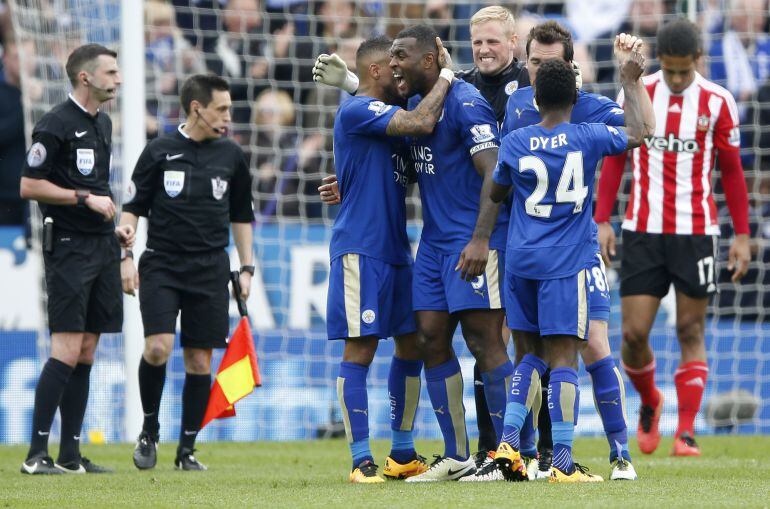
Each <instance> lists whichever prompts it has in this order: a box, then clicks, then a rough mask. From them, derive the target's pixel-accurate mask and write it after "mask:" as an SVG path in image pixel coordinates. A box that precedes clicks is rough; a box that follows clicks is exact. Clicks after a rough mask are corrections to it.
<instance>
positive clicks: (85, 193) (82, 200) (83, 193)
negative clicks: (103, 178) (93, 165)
mask: <svg viewBox="0 0 770 509" xmlns="http://www.w3.org/2000/svg"><path fill="white" fill-rule="evenodd" d="M90 195H91V191H89V190H88V189H75V197H76V198H77V199H78V202H77V206H78V207H85V206H86V200H87V199H88V197H89V196H90Z"/></svg>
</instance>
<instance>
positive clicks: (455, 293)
mask: <svg viewBox="0 0 770 509" xmlns="http://www.w3.org/2000/svg"><path fill="white" fill-rule="evenodd" d="M459 260H460V253H453V254H445V253H442V252H441V251H439V250H437V249H436V248H434V247H433V246H431V245H429V244H426V243H425V242H420V247H419V249H418V250H417V257H416V259H415V261H414V282H413V284H412V288H413V292H412V300H413V302H414V310H415V311H449V312H450V313H454V312H456V311H463V310H466V309H502V308H503V306H504V305H505V301H504V300H503V293H502V288H501V285H500V283H501V282H502V281H503V278H504V276H505V253H504V252H503V251H497V250H494V249H490V250H489V259H488V260H487V266H486V269H485V271H484V274H482V275H480V276H478V277H476V278H475V279H473V280H472V281H465V280H463V279H462V278H461V277H460V271H459V270H458V271H455V267H456V266H457V262H458V261H459Z"/></svg>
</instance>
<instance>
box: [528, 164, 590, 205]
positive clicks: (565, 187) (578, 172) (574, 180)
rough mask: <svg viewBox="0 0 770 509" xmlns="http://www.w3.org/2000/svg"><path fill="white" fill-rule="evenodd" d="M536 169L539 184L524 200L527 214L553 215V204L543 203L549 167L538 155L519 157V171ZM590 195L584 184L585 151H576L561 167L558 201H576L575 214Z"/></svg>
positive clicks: (557, 192) (557, 189) (557, 191)
mask: <svg viewBox="0 0 770 509" xmlns="http://www.w3.org/2000/svg"><path fill="white" fill-rule="evenodd" d="M525 171H534V172H535V175H536V176H537V185H536V186H535V190H534V191H532V194H530V195H529V198H527V200H526V201H525V202H524V208H525V210H526V211H527V214H529V215H530V216H534V217H543V218H548V217H551V209H552V208H553V205H550V204H541V203H540V202H541V201H543V198H545V195H546V193H547V192H548V168H546V166H545V163H544V162H543V160H542V159H540V158H539V157H537V156H525V157H522V158H521V159H519V172H520V173H523V172H525ZM587 196H588V188H587V187H586V186H585V185H583V152H580V151H576V152H570V153H568V154H567V158H566V159H565V160H564V166H563V167H562V169H561V178H560V179H559V185H558V186H557V187H556V203H574V204H575V207H574V208H573V209H572V213H573V214H577V213H579V212H580V211H582V210H583V203H585V199H586V197H587Z"/></svg>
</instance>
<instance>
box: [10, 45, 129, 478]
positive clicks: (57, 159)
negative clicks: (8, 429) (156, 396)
mask: <svg viewBox="0 0 770 509" xmlns="http://www.w3.org/2000/svg"><path fill="white" fill-rule="evenodd" d="M66 71H67V77H68V78H69V80H70V82H71V83H72V88H73V90H72V93H71V94H70V95H69V98H68V99H67V100H66V101H64V102H63V103H61V104H59V105H58V106H56V107H54V108H53V109H52V110H51V111H49V112H48V113H46V114H45V115H44V116H43V118H42V119H40V121H39V122H38V123H37V125H36V126H35V129H34V131H33V133H32V146H31V147H30V149H29V152H28V153H27V160H26V162H25V164H24V168H23V170H22V178H21V197H22V198H25V199H30V200H37V202H38V203H39V204H40V210H41V212H42V215H43V217H44V226H43V232H44V241H43V259H44V262H45V281H46V288H47V291H48V326H49V329H50V331H51V357H50V358H49V359H48V361H47V362H46V363H45V365H44V366H43V371H42V373H41V374H40V379H39V380H38V384H37V389H36V390H35V406H34V411H33V414H32V439H31V443H30V448H29V453H28V454H27V459H26V461H24V463H23V464H22V466H21V472H22V473H26V474H59V473H75V474H82V473H86V472H87V473H100V472H107V471H109V470H108V469H106V468H104V467H100V466H98V465H95V464H94V463H92V462H90V461H89V460H88V459H87V458H84V457H81V455H80V429H81V427H82V425H83V416H84V415H85V411H86V403H87V402H88V389H89V375H90V373H91V365H92V364H93V362H94V351H95V350H96V344H97V342H98V341H99V334H100V333H103V332H120V331H121V327H122V324H123V296H122V295H121V292H120V262H119V260H120V246H119V244H118V239H119V240H120V242H121V243H122V244H123V245H124V246H125V247H130V245H131V244H133V238H134V228H133V227H132V226H130V225H127V226H121V227H119V228H115V223H114V221H113V220H114V217H115V204H114V203H113V201H112V198H111V194H110V184H109V179H110V160H111V145H112V142H111V138H112V121H111V120H110V118H109V117H108V116H107V114H106V113H104V112H101V111H99V106H101V105H102V104H104V103H105V102H107V101H109V100H110V99H114V98H115V96H116V94H117V90H118V87H119V86H120V72H119V70H118V64H117V54H116V53H115V52H114V51H110V50H109V49H107V48H105V47H103V46H99V45H97V44H88V45H85V46H81V47H79V48H77V49H76V50H75V51H73V52H72V54H71V55H70V56H69V58H68V60H67V64H66ZM57 407H60V409H61V445H60V448H59V457H58V459H57V461H56V463H55V464H54V462H53V461H52V459H51V458H50V457H49V456H48V436H49V433H50V430H51V424H52V423H53V419H54V415H55V414H56V408H57Z"/></svg>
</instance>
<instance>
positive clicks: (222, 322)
mask: <svg viewBox="0 0 770 509" xmlns="http://www.w3.org/2000/svg"><path fill="white" fill-rule="evenodd" d="M180 101H181V103H182V108H183V109H184V112H185V114H186V116H187V122H186V123H184V124H182V125H180V126H179V128H178V129H177V131H176V132H174V133H172V134H168V135H165V136H162V137H160V138H157V139H155V140H153V141H151V142H150V143H149V144H148V145H147V147H145V149H144V152H142V155H141V156H140V157H139V161H138V162H137V164H136V168H135V169H134V174H133V177H132V181H133V193H134V195H133V197H130V199H129V200H128V201H127V203H125V204H124V205H123V214H122V216H121V221H120V223H121V225H127V226H131V227H134V228H135V227H136V223H137V219H138V216H147V217H148V220H149V227H148V232H147V250H146V251H145V253H144V254H143V255H142V258H141V260H140V261H139V272H138V274H137V272H136V268H135V267H134V263H133V260H132V254H131V253H130V252H129V253H127V254H128V256H127V257H126V258H125V259H124V260H123V262H122V263H121V273H122V278H123V290H124V291H125V292H126V293H129V294H132V295H133V293H134V290H135V289H136V288H137V286H138V287H139V303H140V307H141V312H142V322H143V324H144V335H145V338H146V340H145V348H144V353H143V355H142V360H141V362H140V363H139V393H140V397H141V399H142V407H143V409H144V424H143V426H142V432H141V434H140V435H139V438H138V439H137V442H136V448H135V449H134V464H135V465H136V467H137V468H139V469H148V468H153V467H154V466H155V463H156V460H157V447H158V445H157V444H158V438H159V432H160V424H159V421H158V410H159V408H160V400H161V395H162V393H163V385H164V383H165V380H166V361H167V360H168V357H169V355H170V354H171V350H172V348H173V344H174V335H175V330H176V319H177V315H178V314H179V312H180V311H181V315H182V316H181V326H182V331H181V344H182V348H183V350H184V364H185V372H186V375H185V383H184V389H183V391H182V426H181V429H180V433H179V447H178V448H177V453H176V460H175V462H174V463H175V465H176V467H177V468H178V469H181V470H206V467H205V466H204V465H203V464H202V463H200V462H199V461H198V460H197V459H196V458H195V456H194V455H193V446H194V444H195V438H196V435H197V434H198V430H199V428H200V424H201V421H202V419H203V414H204V413H205V410H206V405H207V403H208V398H209V390H210V387H211V350H212V348H224V347H225V346H226V340H227V334H228V322H229V316H228V308H229V294H228V289H227V288H228V287H227V285H228V281H229V271H230V260H229V258H228V255H227V252H226V251H225V248H226V247H227V245H228V244H229V238H230V236H229V234H230V224H231V223H232V231H233V238H234V239H235V246H236V249H237V250H238V257H239V259H240V262H241V264H242V266H241V275H240V283H241V288H242V290H243V295H242V296H243V298H244V299H245V298H247V297H248V294H249V289H250V287H251V276H252V275H253V274H254V266H253V265H252V247H253V246H252V227H251V222H252V221H253V219H254V212H253V210H252V205H251V174H250V173H249V167H248V164H247V163H246V156H245V154H244V153H243V150H242V149H241V147H240V146H239V145H237V144H236V143H235V142H233V141H232V140H230V139H227V138H223V135H224V134H226V133H227V129H228V125H229V123H230V107H231V101H230V92H229V86H228V84H227V82H226V81H225V80H223V79H222V78H219V77H217V76H214V75H196V76H192V77H191V78H189V79H188V80H187V81H186V82H185V83H184V84H183V85H182V90H181V92H180ZM140 282H141V285H140V284H139V283H140Z"/></svg>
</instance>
